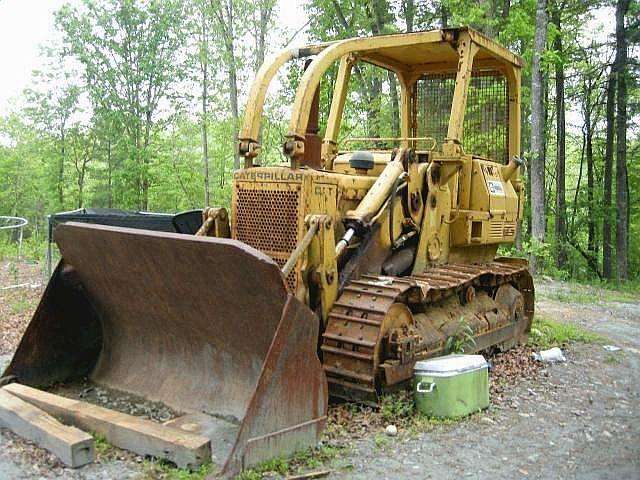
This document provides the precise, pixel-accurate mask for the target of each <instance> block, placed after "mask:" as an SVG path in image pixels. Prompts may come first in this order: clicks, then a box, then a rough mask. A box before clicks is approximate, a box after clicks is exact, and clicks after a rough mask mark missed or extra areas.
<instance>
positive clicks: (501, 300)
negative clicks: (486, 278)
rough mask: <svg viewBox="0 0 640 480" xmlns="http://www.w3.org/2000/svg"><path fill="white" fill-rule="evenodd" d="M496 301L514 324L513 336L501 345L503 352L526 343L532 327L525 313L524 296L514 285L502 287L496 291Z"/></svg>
mask: <svg viewBox="0 0 640 480" xmlns="http://www.w3.org/2000/svg"><path fill="white" fill-rule="evenodd" d="M495 301H496V303H498V304H499V305H500V306H501V307H502V308H504V309H505V310H506V311H507V312H508V315H509V318H510V319H511V322H513V324H514V327H515V329H514V331H513V336H512V337H511V338H510V339H509V340H507V341H505V342H503V343H501V344H500V345H499V348H500V349H501V350H503V351H504V350H508V349H510V348H513V347H515V346H516V345H518V344H520V343H526V342H527V338H528V332H529V329H530V327H531V320H530V319H528V318H527V315H526V313H525V302H524V296H523V295H522V293H521V292H519V291H518V290H517V289H516V288H515V287H514V286H513V285H510V284H508V283H507V284H504V285H501V286H500V287H499V288H498V290H497V291H496V296H495Z"/></svg>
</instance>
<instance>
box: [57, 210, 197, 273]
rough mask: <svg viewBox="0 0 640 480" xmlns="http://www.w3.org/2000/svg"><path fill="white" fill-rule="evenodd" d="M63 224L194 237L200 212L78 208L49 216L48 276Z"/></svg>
mask: <svg viewBox="0 0 640 480" xmlns="http://www.w3.org/2000/svg"><path fill="white" fill-rule="evenodd" d="M65 222H82V223H93V224H98V225H111V226H114V227H128V228H138V229H144V230H154V231H157V232H175V233H184V234H190V235H193V234H194V233H196V231H197V230H198V228H200V225H201V223H202V210H189V211H186V212H182V213H177V214H173V213H153V212H131V211H126V210H119V209H116V208H81V209H78V210H73V211H71V212H60V213H54V214H52V215H49V217H48V224H49V230H48V235H47V240H48V242H47V244H48V248H47V257H48V258H47V270H48V272H49V273H50V272H51V242H52V241H53V232H54V231H55V229H56V226H58V225H60V224H61V223H65Z"/></svg>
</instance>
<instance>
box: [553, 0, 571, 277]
mask: <svg viewBox="0 0 640 480" xmlns="http://www.w3.org/2000/svg"><path fill="white" fill-rule="evenodd" d="M552 21H553V23H554V25H555V26H556V28H557V31H558V34H557V35H556V37H555V39H554V40H553V47H554V49H555V51H556V54H557V55H558V57H559V60H558V61H557V62H556V65H555V70H556V71H555V74H556V76H555V83H556V212H555V234H556V266H557V267H558V268H559V269H563V268H565V267H566V264H567V251H566V241H567V203H566V198H565V163H566V125H565V123H566V122H565V105H564V60H563V58H562V55H563V52H562V34H561V33H560V32H562V25H561V19H560V10H559V6H557V5H556V6H555V7H554V9H553V13H552Z"/></svg>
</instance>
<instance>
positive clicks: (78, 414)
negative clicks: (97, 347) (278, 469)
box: [4, 383, 211, 468]
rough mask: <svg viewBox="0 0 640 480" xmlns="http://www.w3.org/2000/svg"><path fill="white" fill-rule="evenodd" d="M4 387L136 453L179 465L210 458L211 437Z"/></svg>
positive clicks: (16, 386) (16, 387)
mask: <svg viewBox="0 0 640 480" xmlns="http://www.w3.org/2000/svg"><path fill="white" fill-rule="evenodd" d="M4 388H5V389H7V390H8V391H10V392H11V393H12V394H14V395H16V396H18V397H20V398H21V399H23V400H25V401H27V402H29V403H32V404H33V405H35V406H37V407H39V408H41V409H43V410H44V411H45V412H47V413H49V414H51V415H53V416H54V417H56V418H58V419H60V420H61V421H62V422H64V423H68V424H70V425H75V426H76V427H78V428H82V429H83V430H87V431H92V432H96V433H99V434H100V435H102V436H104V438H105V439H106V440H107V442H109V443H110V444H112V445H114V446H116V447H119V448H122V449H125V450H129V451H131V452H134V453H137V454H138V455H150V456H153V457H157V458H163V459H166V460H169V461H171V462H173V463H175V464H176V465H178V467H181V468H185V467H199V466H200V465H202V464H204V463H208V462H210V461H211V441H210V440H209V439H208V438H206V437H203V436H201V435H196V434H193V433H189V432H185V431H182V430H179V429H177V428H172V427H167V426H165V425H161V424H159V423H155V422H152V421H150V420H145V419H143V418H139V417H135V416H133V415H127V414H126V413H120V412H115V411H113V410H109V409H107V408H103V407H98V406H96V405H91V404H89V403H86V402H82V401H80V400H72V399H69V398H65V397H61V396H59V395H54V394H51V393H48V392H43V391H42V390H37V389H35V388H31V387H27V386H25V385H20V384H17V383H12V384H11V385H7V386H6V387H4Z"/></svg>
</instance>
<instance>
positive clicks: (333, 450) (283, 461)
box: [236, 445, 344, 480]
mask: <svg viewBox="0 0 640 480" xmlns="http://www.w3.org/2000/svg"><path fill="white" fill-rule="evenodd" d="M342 450H344V449H343V448H339V447H331V446H328V445H323V446H321V447H318V448H310V449H308V450H304V451H302V452H298V453H296V454H295V455H294V456H292V457H290V458H274V459H271V460H268V461H266V462H263V463H261V464H260V465H257V466H255V467H253V468H251V469H248V470H245V471H244V472H242V473H241V474H240V475H238V476H237V477H236V480H260V479H262V478H264V477H266V476H270V475H274V474H275V475H280V476H287V475H295V474H300V473H302V472H304V471H307V470H312V469H318V468H321V467H324V466H326V465H327V464H329V463H331V462H332V461H334V460H335V459H337V458H338V457H339V456H340V454H341V452H342Z"/></svg>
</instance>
